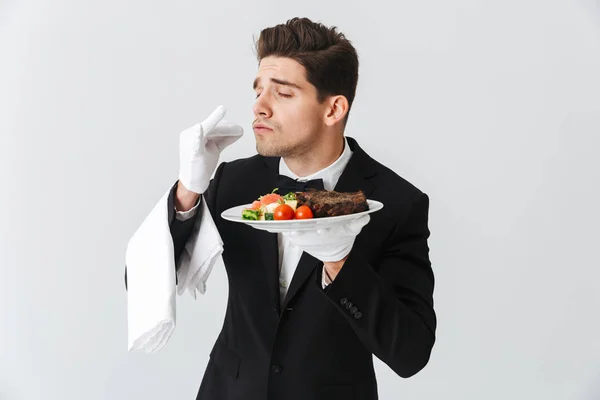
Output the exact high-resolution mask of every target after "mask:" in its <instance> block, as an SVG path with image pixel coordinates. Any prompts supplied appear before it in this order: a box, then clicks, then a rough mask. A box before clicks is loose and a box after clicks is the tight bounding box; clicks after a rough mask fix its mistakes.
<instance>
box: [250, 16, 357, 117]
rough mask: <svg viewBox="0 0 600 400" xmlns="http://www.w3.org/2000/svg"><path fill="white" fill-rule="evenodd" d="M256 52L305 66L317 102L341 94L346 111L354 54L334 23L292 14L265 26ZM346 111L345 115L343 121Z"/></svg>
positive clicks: (354, 78) (353, 81) (350, 99)
mask: <svg viewBox="0 0 600 400" xmlns="http://www.w3.org/2000/svg"><path fill="white" fill-rule="evenodd" d="M256 56H257V58H258V61H259V62H260V61H261V60H262V59H263V58H265V57H269V56H274V57H286V58H290V59H293V60H295V61H296V62H298V63H299V64H300V65H302V66H303V67H304V69H305V70H306V80H307V81H308V82H310V83H311V84H312V85H313V86H314V87H316V89H317V97H318V101H319V102H323V101H324V100H325V98H326V97H327V96H337V95H343V96H344V97H346V99H347V100H348V113H349V112H350V108H351V106H352V102H353V101H354V96H355V94H356V85H357V83H358V54H357V52H356V49H355V48H354V46H353V45H352V43H351V42H350V41H349V40H348V39H346V37H345V36H344V34H343V33H341V32H338V30H337V28H336V27H327V26H325V25H323V24H321V23H317V22H313V21H311V20H310V19H308V18H292V19H290V20H288V21H287V22H286V23H285V24H279V25H276V26H273V27H269V28H265V29H263V30H262V31H261V32H260V36H259V38H258V40H257V41H256ZM347 119H348V115H346V119H345V121H344V122H346V121H347Z"/></svg>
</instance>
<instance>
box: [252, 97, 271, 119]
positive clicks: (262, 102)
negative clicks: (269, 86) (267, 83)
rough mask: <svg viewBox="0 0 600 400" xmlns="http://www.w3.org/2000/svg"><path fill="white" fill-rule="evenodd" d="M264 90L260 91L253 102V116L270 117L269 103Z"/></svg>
mask: <svg viewBox="0 0 600 400" xmlns="http://www.w3.org/2000/svg"><path fill="white" fill-rule="evenodd" d="M265 92H266V91H264V92H263V93H261V94H260V96H258V97H257V98H256V101H255V102H254V107H253V108H252V109H253V111H254V116H255V117H263V118H270V117H271V116H272V115H273V111H272V110H271V105H270V104H269V100H268V98H267V96H266V93H265Z"/></svg>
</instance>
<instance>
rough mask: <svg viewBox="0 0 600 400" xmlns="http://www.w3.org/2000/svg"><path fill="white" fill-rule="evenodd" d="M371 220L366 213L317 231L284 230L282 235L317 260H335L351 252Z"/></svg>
mask: <svg viewBox="0 0 600 400" xmlns="http://www.w3.org/2000/svg"><path fill="white" fill-rule="evenodd" d="M370 220H371V217H370V215H369V214H366V215H363V216H361V217H360V218H357V219H353V220H349V221H345V222H341V223H339V224H336V225H334V226H329V227H326V228H319V229H317V230H316V231H313V230H310V231H309V230H306V231H288V232H282V235H284V236H285V237H286V238H287V239H288V240H289V241H290V242H291V243H292V244H294V245H295V246H297V247H299V248H300V249H302V250H303V251H305V252H307V253H308V254H310V255H311V256H313V257H314V258H316V259H317V260H320V261H323V262H335V261H340V260H342V259H343V258H344V257H346V256H347V255H348V254H349V253H350V250H352V246H353V245H354V241H355V239H356V236H357V235H358V234H359V233H360V231H361V230H362V228H363V227H364V226H365V225H366V224H368V223H369V221H370Z"/></svg>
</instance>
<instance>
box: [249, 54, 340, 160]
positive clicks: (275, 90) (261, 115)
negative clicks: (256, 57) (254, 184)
mask: <svg viewBox="0 0 600 400" xmlns="http://www.w3.org/2000/svg"><path fill="white" fill-rule="evenodd" d="M254 91H255V92H256V101H255V103H254V108H253V109H254V123H253V124H252V125H253V129H254V136H255V138H256V150H257V152H258V153H259V154H261V155H263V156H268V157H272V156H280V157H290V158H292V157H302V156H303V155H305V154H307V153H309V152H310V151H311V149H312V148H314V147H315V146H318V145H319V143H320V138H321V137H322V135H321V132H322V131H323V130H324V129H325V127H326V121H325V119H326V115H327V107H328V102H327V101H326V102H323V103H322V104H321V103H319V101H318V100H317V89H316V88H315V87H314V86H313V85H312V84H310V83H309V82H308V81H307V80H306V77H305V69H304V67H303V66H302V65H300V64H299V63H298V62H296V61H294V60H292V59H289V58H282V57H265V58H263V59H262V60H261V62H260V65H259V67H258V72H257V75H256V79H255V80H254Z"/></svg>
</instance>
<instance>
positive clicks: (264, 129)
mask: <svg viewBox="0 0 600 400" xmlns="http://www.w3.org/2000/svg"><path fill="white" fill-rule="evenodd" d="M252 128H253V129H254V132H269V131H272V130H273V129H271V128H269V127H268V126H267V125H264V124H255V125H254V126H253V127H252Z"/></svg>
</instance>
